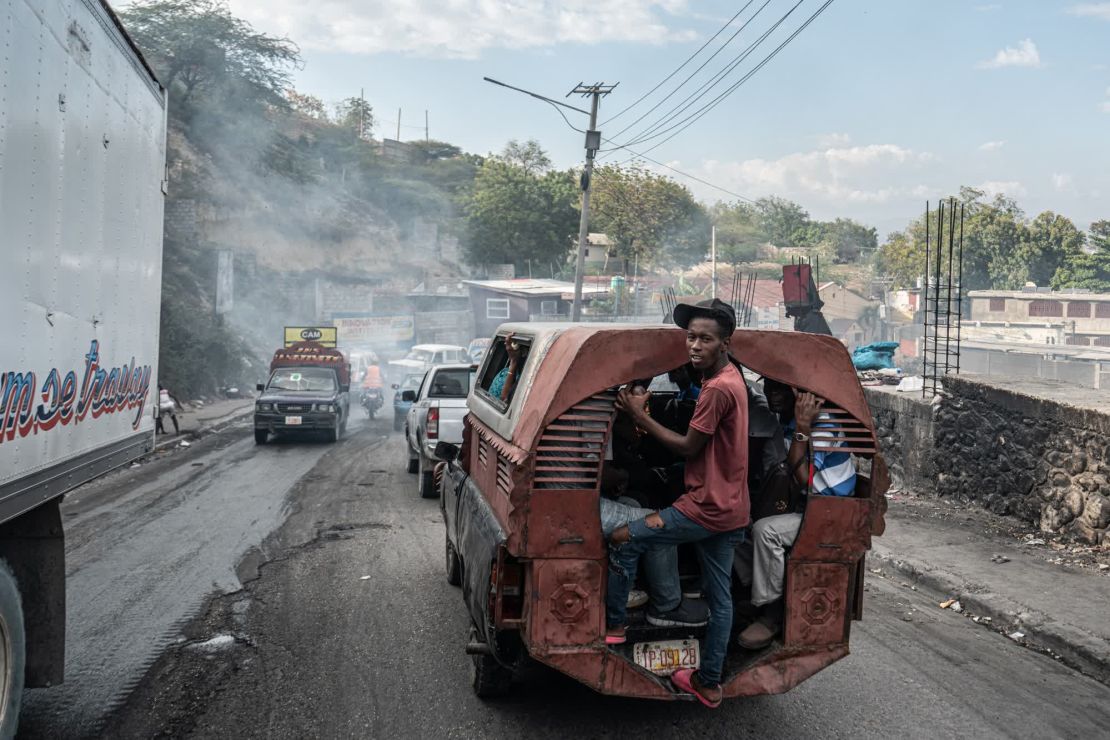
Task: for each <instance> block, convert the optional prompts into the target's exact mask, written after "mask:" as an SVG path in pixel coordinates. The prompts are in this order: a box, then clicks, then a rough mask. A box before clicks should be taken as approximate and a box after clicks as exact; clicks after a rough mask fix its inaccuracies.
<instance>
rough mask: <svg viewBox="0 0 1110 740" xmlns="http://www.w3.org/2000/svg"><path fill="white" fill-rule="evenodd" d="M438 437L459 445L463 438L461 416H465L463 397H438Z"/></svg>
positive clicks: (464, 400)
mask: <svg viewBox="0 0 1110 740" xmlns="http://www.w3.org/2000/svg"><path fill="white" fill-rule="evenodd" d="M437 404H438V405H439V438H440V440H442V441H444V442H450V443H451V444H456V445H461V444H462V439H463V417H464V416H466V399H465V398H459V399H454V398H440V399H437Z"/></svg>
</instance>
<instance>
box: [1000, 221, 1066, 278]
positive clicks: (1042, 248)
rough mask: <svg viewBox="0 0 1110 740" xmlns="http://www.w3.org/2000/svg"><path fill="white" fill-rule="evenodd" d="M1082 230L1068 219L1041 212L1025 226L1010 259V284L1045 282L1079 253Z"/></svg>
mask: <svg viewBox="0 0 1110 740" xmlns="http://www.w3.org/2000/svg"><path fill="white" fill-rule="evenodd" d="M1083 242H1084V237H1083V232H1082V231H1080V230H1079V229H1077V228H1076V226H1075V224H1074V223H1072V222H1071V220H1070V219H1068V218H1065V217H1063V216H1059V215H1057V214H1055V213H1053V212H1052V211H1045V212H1044V213H1042V214H1040V215H1039V216H1037V217H1036V218H1035V219H1033V221H1032V222H1031V223H1030V224H1029V225H1028V227H1027V228H1026V231H1025V238H1024V239H1023V240H1022V242H1021V244H1020V245H1019V246H1018V249H1017V250H1016V251H1015V252H1014V255H1013V258H1012V259H1011V260H1010V265H1011V270H1010V275H1011V278H1010V280H1009V283H1010V287H1020V286H1021V285H1024V284H1025V283H1026V282H1033V283H1036V284H1037V285H1048V284H1049V283H1050V282H1051V281H1052V278H1053V277H1054V276H1055V275H1056V272H1057V270H1059V269H1060V268H1061V267H1062V266H1063V265H1065V264H1066V263H1068V262H1069V261H1071V260H1073V259H1075V258H1076V257H1078V256H1079V255H1080V254H1081V253H1082V247H1083Z"/></svg>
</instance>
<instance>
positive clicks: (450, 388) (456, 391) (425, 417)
mask: <svg viewBox="0 0 1110 740" xmlns="http://www.w3.org/2000/svg"><path fill="white" fill-rule="evenodd" d="M477 369H478V368H477V366H476V365H461V364H460V365H437V366H436V367H433V368H432V369H431V370H429V371H428V373H427V374H426V375H425V376H424V380H423V382H421V383H420V389H419V390H416V391H411V390H410V391H404V392H403V393H402V395H401V400H402V401H408V402H410V403H412V406H411V407H410V408H409V413H408V417H407V418H406V419H405V440H406V441H407V443H408V448H409V472H410V473H416V474H417V478H416V480H417V487H418V490H419V491H420V496H421V497H422V498H435V497H436V496H437V495H438V491H436V487H435V482H434V481H433V480H432V469H433V468H434V467H435V457H434V454H433V453H434V452H435V448H436V444H437V443H438V442H450V443H451V444H455V445H461V444H462V438H463V417H465V416H466V397H467V396H468V395H470V388H471V386H472V385H473V384H474V382H473V381H474V375H475V373H476V371H477Z"/></svg>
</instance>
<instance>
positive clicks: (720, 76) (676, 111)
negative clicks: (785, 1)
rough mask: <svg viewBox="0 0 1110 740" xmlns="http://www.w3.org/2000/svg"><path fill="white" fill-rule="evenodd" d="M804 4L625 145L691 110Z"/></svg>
mask: <svg viewBox="0 0 1110 740" xmlns="http://www.w3.org/2000/svg"><path fill="white" fill-rule="evenodd" d="M804 2H805V0H798V2H796V3H795V4H794V5H793V6H792V7H791V8H790V10H788V11H787V12H786V13H785V14H783V16H782V17H781V18H779V19H778V20H777V21H776V22H775V23H774V24H772V25H771V27H770V28H768V29H767V30H766V31H764V32H763V33H762V34H761V35H760V36H759V38H757V39H756V40H755V41H753V42H752V43H751V44H749V45H748V46H747V48H745V49H744V50H743V51H742V52H740V54H738V55H737V56H736V57H735V58H733V60H732V61H731V62H730V63H729V64H727V65H725V67H724V68H722V69H721V70H720V71H719V72H717V74H715V75H714V76H713V77H711V78H710V79H709V80H708V81H706V82H705V83H704V84H702V86H701V87H699V88H698V89H697V90H695V91H694V92H693V93H691V94H690V95H687V96H686V98H685V99H684V100H683V101H682V102H681V103H679V104H678V105H676V106H675V107H673V108H671V109H670V110H669V111H668V112H667V113H666V114H665V115H664V116H663V117H662V118H660V119H659V120H658V121H656V122H655V123H653V124H651V125H650V126H648V127H647V128H645V129H643V130H642V131H641V132H640V133H639V134H637V135H636V136H634V137H633V138H632V139H631V140H630V141H628V142H626V143H627V144H632V145H636V144H641V143H643V142H645V141H650V140H651V138H652V134H654V133H656V132H657V131H659V130H660V129H661V128H663V127H665V126H666V125H667V124H669V123H671V122H672V121H674V120H675V119H676V118H678V117H679V116H681V115H682V114H683V113H685V112H686V111H688V110H689V109H690V108H692V107H693V106H694V104H695V103H697V101H699V100H701V99H702V98H703V97H705V96H706V95H707V94H708V93H709V92H710V91H711V90H712V89H713V88H715V87H716V86H717V85H719V84H720V83H721V82H723V81H724V80H725V78H727V77H728V76H729V75H730V74H732V72H733V71H735V70H736V68H737V67H739V66H740V65H741V64H743V63H744V62H745V61H747V59H748V57H750V56H751V55H752V53H754V52H755V50H756V49H758V48H759V47H760V46H761V45H762V44H763V42H764V41H766V40H767V39H768V38H769V37H770V36H771V34H773V33H774V32H775V31H777V30H778V28H779V26H781V25H782V24H783V23H785V22H786V20H787V19H788V18H789V17H790V16H791V15H792V14H793V13H794V11H796V10H797V9H798V8H799V7H800V6H801V5H802V3H804Z"/></svg>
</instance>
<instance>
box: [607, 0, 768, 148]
mask: <svg viewBox="0 0 1110 740" xmlns="http://www.w3.org/2000/svg"><path fill="white" fill-rule="evenodd" d="M753 2H755V0H748V2H747V3H745V4H744V7H742V8H740V10H738V11H737V12H736V15H734V16H732V17H731V18H729V19H728V21H727V22H726V23H725V25H723V26H721V27H720V28H719V29H717V33H715V34H713V35H712V36H710V37H709V39H708V40H707V41H706V42H705V43H704V44H702V45H701V46H700V47H698V50H697V51H695V52H694V53H693V54H691V55H690V56H688V57H686V61H684V62H683V63H682V64H680V65H678V66H677V67H675V69H674V71H672V72H671V73H670V74H669V75H667V76H666V77H664V78H663V80H662V81H661V82H660V83H659V84H658V85H656V86H655V87H653V88H651V89H650V90H648V91H647V92H646V93H644V94H643V95H641V96H640V97H638V98H636V99H635V100H633V101H632V102H631V103H630V104H628V105H627V106H625V107H624V108H622V109H621V111H620V112H619V113H616V114H614V115H613V116H611V117H609V118H607V119H606V120H605V121H603V122H602V125H605V124H608V123H610V122H611V121H615V120H617V119H618V118H620V117H621V116H623V115H624V114H625V113H627V112H628V111H630V110H632V109H633V108H635V107H636V106H637V105H639V104H640V103H641V102H643V101H644V100H646V99H647V98H649V97H651V95H652V94H653V93H654V92H655V91H656V90H658V89H659V88H661V87H663V85H665V84H667V82H668V81H670V79H671V78H672V77H674V76H675V75H676V74H678V73H679V72H680V71H682V68H683V67H685V66H686V65H687V64H689V63H690V62H692V61H694V58H695V57H697V55H698V54H701V53H702V52H703V51H705V47H707V46H709V45H710V44H711V43H713V39H715V38H717V37H718V36H720V35H721V34H722V33H724V31H725V29H726V28H728V27H729V26H731V25H732V22H733V21H735V20H736V19H737V18H739V17H740V14H741V13H743V12H744V11H745V10H747V9H748V6H749V5H751V4H752V3H753ZM768 2H770V0H768ZM757 15H758V13H757ZM753 17H754V16H753ZM745 25H746V24H745ZM743 28H744V27H743V26H741V27H740V29H741V30H743ZM737 33H739V31H737ZM734 38H736V34H735V33H734V34H733V35H732V37H730V38H729V40H728V41H726V42H725V43H724V44H723V45H722V46H721V49H724V48H725V47H726V46H728V45H729V43H730V42H731V41H732V39H734ZM721 49H718V50H717V51H716V52H714V54H713V56H717V54H719V53H720V52H721ZM709 59H710V60H711V59H713V57H710V58H709ZM706 63H708V60H707V62H706ZM704 66H705V65H704V64H703V65H702V67H704ZM702 67H698V69H696V70H694V74H697V73H698V72H699V71H700V70H701V69H702ZM689 80H690V78H689V77H687V78H686V79H685V80H683V81H682V82H681V83H679V85H678V88H675V92H677V90H678V89H679V88H681V87H682V86H683V85H684V84H686V82H688V81H689ZM673 94H674V92H672V93H671V95H673ZM668 97H670V96H668ZM663 100H666V98H663ZM652 110H655V109H654V108H652ZM650 112H651V111H648V113H650ZM645 115H647V114H645ZM639 121H640V119H639V118H638V119H636V121H633V122H632V125H633V126H635V125H636V123H637V122H639ZM622 133H623V132H622Z"/></svg>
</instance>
